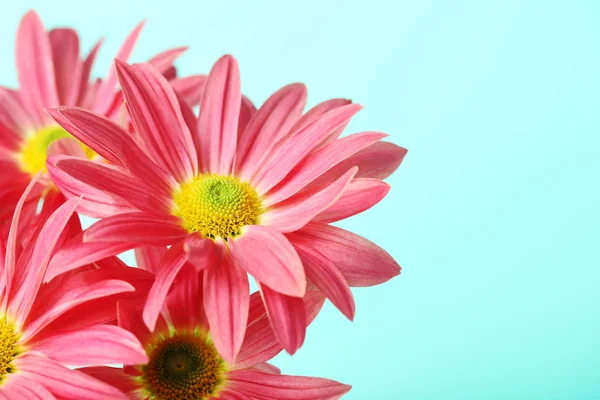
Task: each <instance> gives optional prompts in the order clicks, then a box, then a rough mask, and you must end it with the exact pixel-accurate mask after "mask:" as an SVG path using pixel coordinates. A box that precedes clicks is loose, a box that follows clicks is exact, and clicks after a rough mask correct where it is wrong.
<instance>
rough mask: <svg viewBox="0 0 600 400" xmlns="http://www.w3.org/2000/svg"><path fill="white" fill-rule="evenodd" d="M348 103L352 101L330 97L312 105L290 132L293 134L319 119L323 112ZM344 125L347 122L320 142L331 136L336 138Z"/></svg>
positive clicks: (329, 138)
mask: <svg viewBox="0 0 600 400" xmlns="http://www.w3.org/2000/svg"><path fill="white" fill-rule="evenodd" d="M348 104H352V101H351V100H348V99H330V100H326V101H324V102H322V103H319V104H317V105H316V106H314V107H313V108H311V109H310V110H308V111H307V112H306V114H304V115H303V116H302V117H301V118H300V119H299V120H298V122H296V124H295V125H294V126H293V127H292V129H291V130H290V134H291V135H294V134H296V133H297V132H299V131H301V130H302V129H304V128H305V127H306V126H308V125H310V124H312V123H313V122H314V121H316V120H317V119H319V117H320V116H321V115H323V114H325V113H326V112H328V111H331V110H334V109H336V108H339V107H343V106H347V105H348ZM346 125H347V124H343V125H342V126H341V127H339V128H338V129H336V130H335V131H333V132H332V133H331V134H330V135H328V136H327V137H326V138H325V139H323V143H322V144H324V143H326V142H327V141H328V140H331V138H337V137H338V136H339V135H340V134H341V133H342V131H343V130H344V128H345V127H346Z"/></svg>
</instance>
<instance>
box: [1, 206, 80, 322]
mask: <svg viewBox="0 0 600 400" xmlns="http://www.w3.org/2000/svg"><path fill="white" fill-rule="evenodd" d="M78 200H79V199H76V198H74V199H70V200H67V201H66V202H65V203H64V204H63V205H61V206H60V207H59V208H58V209H57V210H56V211H55V212H54V213H53V214H52V215H51V216H50V218H48V219H47V220H46V221H45V223H44V225H43V227H42V228H41V231H40V233H39V235H38V237H37V240H36V242H35V245H34V247H33V249H32V251H31V254H27V256H28V258H27V259H23V257H21V259H19V264H18V265H19V266H20V267H21V268H20V271H18V272H20V274H19V273H17V274H15V279H14V281H13V283H14V284H15V286H16V287H18V289H17V290H16V292H15V293H14V295H12V296H11V297H12V298H11V299H10V304H9V310H10V311H11V313H12V315H14V317H15V319H16V320H17V321H19V322H20V323H22V322H24V321H25V320H26V319H27V315H28V314H29V311H30V310H31V306H32V305H33V302H34V300H35V298H36V295H37V293H38V290H39V287H40V285H41V284H42V281H43V279H44V275H45V273H46V268H47V266H48V263H49V261H50V257H51V256H52V254H53V252H54V248H55V245H56V243H57V242H58V240H59V238H60V237H61V233H62V231H63V230H64V229H65V227H66V226H67V223H68V222H69V220H70V219H71V216H72V215H73V212H75V208H76V207H77V202H78Z"/></svg>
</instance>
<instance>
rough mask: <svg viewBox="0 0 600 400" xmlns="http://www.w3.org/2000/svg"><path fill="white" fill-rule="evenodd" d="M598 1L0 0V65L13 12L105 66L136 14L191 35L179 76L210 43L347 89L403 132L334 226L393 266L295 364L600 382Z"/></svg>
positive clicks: (396, 395) (545, 383)
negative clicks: (355, 207)
mask: <svg viewBox="0 0 600 400" xmlns="http://www.w3.org/2000/svg"><path fill="white" fill-rule="evenodd" d="M599 4H600V3H598V2H596V1H591V0H590V1H587V2H584V1H564V2H561V1H539V2H538V1H528V2H527V1H496V2H484V1H454V2H446V1H437V2H433V1H412V2H396V1H392V0H387V1H375V0H371V1H364V2H357V1H348V0H346V1H323V0H305V1H303V2H293V3H292V2H288V1H277V0H272V1H265V0H255V1H252V2H249V1H248V2H246V1H235V2H234V1H198V0H193V1H191V0H190V1H183V0H169V1H161V2H158V1H132V0H129V1H120V0H102V1H97V2H93V3H90V2H86V1H57V0H54V1H47V0H39V1H22V2H17V1H7V0H2V4H1V10H2V11H1V13H0V37H1V38H2V40H1V41H0V57H1V60H2V63H0V82H1V83H3V84H14V82H15V71H14V61H13V48H14V45H13V43H14V33H15V31H16V27H17V22H18V19H19V18H20V17H21V15H22V14H23V13H24V12H25V11H26V10H27V9H29V8H31V7H34V8H36V9H37V10H38V11H39V12H40V13H41V15H42V17H43V19H44V21H45V23H46V24H47V25H48V26H56V25H72V26H75V27H76V28H77V29H78V30H80V31H81V34H82V36H83V41H84V44H85V48H86V49H87V48H89V47H90V46H91V44H92V42H93V41H94V40H95V39H96V38H98V37H100V36H105V37H106V38H107V41H106V43H105V44H106V46H105V47H104V48H103V51H102V53H101V58H100V65H99V66H101V67H102V68H97V69H96V72H97V73H98V74H101V73H103V72H104V71H105V68H106V67H107V66H108V64H109V62H110V56H111V55H112V54H114V52H115V51H116V49H117V47H118V44H119V42H120V41H121V40H122V38H123V37H124V36H125V35H126V33H127V32H128V31H129V30H130V29H131V28H132V27H133V26H134V25H135V24H136V23H137V22H138V20H140V19H142V18H147V19H148V24H147V26H146V29H145V31H144V32H143V36H142V38H141V40H140V42H139V46H138V47H137V50H136V52H135V57H134V58H135V59H136V60H145V59H147V58H148V57H149V56H150V55H152V54H154V53H155V52H156V51H158V50H162V49H166V48H168V47H171V46H176V45H182V44H186V45H190V46H192V48H191V50H190V51H189V53H188V54H187V55H185V57H184V58H183V59H181V61H180V62H179V65H180V66H181V68H180V70H181V71H182V72H184V73H198V72H206V71H208V69H209V68H210V65H211V64H212V62H214V61H215V60H216V59H217V58H218V57H219V56H220V55H221V54H223V53H226V52H230V53H232V54H234V55H235V56H236V57H237V58H238V60H239V62H240V65H241V70H242V80H243V90H244V92H245V93H247V94H249V96H250V97H251V98H252V99H253V100H254V101H255V102H256V103H260V102H262V101H264V100H265V99H266V98H267V96H268V95H269V94H270V93H271V92H273V91H274V90H276V89H277V88H278V87H280V86H282V85H284V84H286V83H289V82H292V81H302V82H305V83H306V84H307V85H308V87H309V103H310V105H313V104H315V103H317V102H319V101H321V100H324V99H327V98H331V97H342V96H345V97H350V98H352V99H353V100H354V101H356V102H360V103H362V104H364V105H365V106H366V107H365V109H364V110H363V111H362V112H361V113H360V114H359V115H358V116H357V117H356V118H355V120H353V122H352V123H351V125H350V127H349V131H361V130H381V131H384V132H388V133H390V134H391V140H392V141H394V142H395V143H398V144H400V145H403V146H405V147H407V148H408V149H409V153H408V156H407V157H406V159H405V162H404V164H403V165H402V167H401V168H400V170H399V171H398V172H397V173H396V174H395V175H394V176H393V177H392V178H391V179H390V180H389V182H390V183H391V184H392V186H393V189H392V191H391V193H390V195H389V196H388V197H387V198H386V199H385V200H384V201H383V202H382V203H381V204H380V205H379V206H378V207H376V208H375V209H372V210H370V211H368V212H366V213H364V214H362V215H360V216H357V217H355V218H353V219H351V220H349V221H345V222H344V223H342V224H341V225H342V226H343V227H345V228H348V229H350V230H352V231H355V232H358V233H361V234H362V235H364V236H366V237H368V238H369V239H371V240H373V241H375V242H377V243H378V244H380V245H382V246H383V247H384V248H386V249H387V250H388V251H390V252H391V253H392V254H393V256H394V257H395V258H396V259H397V260H398V261H399V262H400V263H401V265H402V266H403V267H404V269H403V273H402V275H401V276H400V277H398V278H396V279H394V280H393V281H391V282H389V283H387V284H385V285H383V286H380V287H377V288H369V289H360V290H356V291H355V294H356V300H357V311H358V313H357V317H356V320H355V322H354V323H349V322H347V321H345V320H344V318H343V317H342V316H341V314H339V313H338V312H337V311H336V310H334V309H333V307H331V306H329V305H328V306H327V307H326V308H325V310H324V312H323V314H322V315H320V318H319V319H318V320H317V322H316V323H315V324H314V325H313V326H312V327H311V329H310V332H309V337H308V340H307V342H306V344H305V346H304V347H303V348H302V349H301V351H299V352H298V354H297V356H296V357H294V358H289V357H287V356H280V357H279V358H278V359H277V360H276V362H277V364H278V365H279V366H280V367H282V368H283V369H284V372H286V373H291V374H306V375H315V376H326V377H330V378H333V379H337V380H340V381H343V382H347V383H350V384H352V385H354V389H353V391H352V392H351V394H350V395H348V396H347V397H346V398H347V399H348V400H353V399H354V400H366V399H384V400H387V399H445V400H450V399H545V400H551V399H597V398H600V378H599V371H600V332H599V328H600V324H599V322H598V321H599V319H600V311H599V309H600V308H599V306H600V296H599V294H598V293H599V290H600V289H599V286H600V256H599V246H598V239H599V237H600V235H599V234H598V226H599V224H600V218H599V212H598V204H599V203H600V191H599V190H598V183H599V182H598V175H599V172H600V163H599V161H598V149H599V147H600V139H599V136H600V112H599V108H600V98H599V93H600V56H599V50H600V49H599V46H598V45H599V44H600V28H599V26H600V25H599V22H600V19H599V18H600V6H599Z"/></svg>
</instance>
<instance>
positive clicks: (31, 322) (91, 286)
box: [23, 279, 135, 340]
mask: <svg viewBox="0 0 600 400" xmlns="http://www.w3.org/2000/svg"><path fill="white" fill-rule="evenodd" d="M134 290H135V289H134V287H133V286H132V285H130V284H129V283H127V282H124V281H120V280H114V279H113V280H102V281H95V282H94V281H93V280H89V281H79V280H71V281H68V282H67V283H66V284H65V285H63V287H60V288H58V289H56V290H54V291H52V292H50V293H42V296H43V297H40V298H43V299H44V301H43V302H42V304H39V305H37V304H36V306H37V307H34V308H33V309H32V312H31V315H29V318H28V321H27V322H26V324H25V326H24V328H23V330H24V332H23V339H24V340H31V338H32V337H33V336H35V335H36V334H37V333H38V332H39V331H40V330H42V329H43V328H44V327H45V326H47V325H48V324H49V323H51V322H52V321H54V320H55V319H56V318H58V317H60V316H61V315H62V314H64V313H65V312H67V311H69V310H71V309H73V308H74V307H76V306H78V305H80V304H83V303H85V302H88V301H90V300H94V299H99V298H102V297H107V296H110V295H113V294H117V293H124V292H132V291H134ZM42 291H43V289H42Z"/></svg>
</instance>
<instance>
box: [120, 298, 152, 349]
mask: <svg viewBox="0 0 600 400" xmlns="http://www.w3.org/2000/svg"><path fill="white" fill-rule="evenodd" d="M117 323H118V325H119V326H120V327H121V328H123V329H125V330H127V331H128V332H131V333H132V334H133V335H134V336H135V337H136V338H137V339H138V340H139V341H140V343H143V344H147V343H148V342H149V341H151V340H152V332H151V331H150V330H149V329H148V327H147V326H146V324H145V323H144V320H143V318H142V315H141V313H140V309H138V308H137V304H135V303H134V302H133V301H131V300H129V299H125V300H121V301H119V302H118V303H117ZM157 325H161V318H160V317H159V318H158V322H157Z"/></svg>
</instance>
